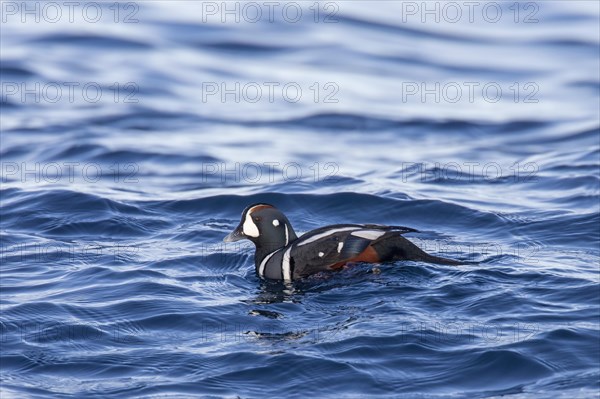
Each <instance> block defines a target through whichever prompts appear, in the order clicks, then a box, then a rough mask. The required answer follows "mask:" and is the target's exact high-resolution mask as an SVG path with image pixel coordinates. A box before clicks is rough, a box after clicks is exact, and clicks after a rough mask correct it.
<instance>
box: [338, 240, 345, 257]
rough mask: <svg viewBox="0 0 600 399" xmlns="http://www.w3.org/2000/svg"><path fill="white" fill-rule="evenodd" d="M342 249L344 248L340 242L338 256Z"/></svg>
mask: <svg viewBox="0 0 600 399" xmlns="http://www.w3.org/2000/svg"><path fill="white" fill-rule="evenodd" d="M342 248H344V243H343V242H340V243H339V244H338V254H339V253H340V252H342Z"/></svg>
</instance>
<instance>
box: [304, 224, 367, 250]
mask: <svg viewBox="0 0 600 399" xmlns="http://www.w3.org/2000/svg"><path fill="white" fill-rule="evenodd" d="M350 230H360V227H340V228H339V229H331V230H327V231H325V232H323V233H321V234H317V235H315V236H313V237H310V238H308V239H306V240H302V241H300V242H298V244H296V245H298V246H302V245H306V244H310V243H311V242H315V241H317V240H320V239H321V238H323V237H327V236H328V235H331V234H335V233H341V232H342V231H350Z"/></svg>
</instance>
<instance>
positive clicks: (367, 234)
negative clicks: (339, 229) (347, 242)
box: [350, 230, 386, 240]
mask: <svg viewBox="0 0 600 399" xmlns="http://www.w3.org/2000/svg"><path fill="white" fill-rule="evenodd" d="M385 233H386V232H385V231H380V230H360V231H355V232H352V233H350V235H353V236H356V237H360V238H366V239H367V240H376V239H378V238H379V237H381V236H382V235H384V234H385Z"/></svg>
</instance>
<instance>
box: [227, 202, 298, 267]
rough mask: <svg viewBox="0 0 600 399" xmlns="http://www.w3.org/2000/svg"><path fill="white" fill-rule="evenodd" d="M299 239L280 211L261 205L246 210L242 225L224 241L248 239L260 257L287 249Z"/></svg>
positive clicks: (267, 205) (270, 206)
mask: <svg viewBox="0 0 600 399" xmlns="http://www.w3.org/2000/svg"><path fill="white" fill-rule="evenodd" d="M297 238H298V237H297V236H296V233H295V232H294V229H293V228H292V225H291V223H290V221H289V220H288V218H287V217H286V216H285V215H284V214H283V213H282V212H281V211H280V210H279V209H277V208H275V207H274V206H273V205H269V204H262V203H261V204H253V205H250V206H248V207H247V208H246V209H244V212H242V220H241V221H240V224H239V225H238V226H237V227H236V229H235V230H234V231H232V232H231V233H230V234H229V235H228V236H227V237H225V238H224V239H223V241H225V242H234V241H239V240H243V239H248V240H250V241H252V242H253V243H254V245H256V251H257V253H256V256H257V257H260V256H261V255H263V254H268V253H271V252H273V251H275V250H276V249H279V248H282V247H285V246H286V245H288V244H289V243H291V242H292V241H294V240H296V239H297ZM259 252H260V254H259Z"/></svg>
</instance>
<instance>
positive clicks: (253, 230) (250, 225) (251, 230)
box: [242, 211, 260, 237]
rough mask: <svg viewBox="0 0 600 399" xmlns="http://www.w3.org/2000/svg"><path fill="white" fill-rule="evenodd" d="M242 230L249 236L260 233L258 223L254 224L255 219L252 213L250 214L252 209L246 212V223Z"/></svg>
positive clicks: (255, 235) (256, 235)
mask: <svg viewBox="0 0 600 399" xmlns="http://www.w3.org/2000/svg"><path fill="white" fill-rule="evenodd" d="M242 231H243V232H244V234H245V235H247V236H249V237H258V236H259V235H260V233H259V231H258V227H256V225H255V224H254V221H253V220H252V215H251V214H250V211H248V213H246V219H245V220H244V225H243V226H242Z"/></svg>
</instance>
